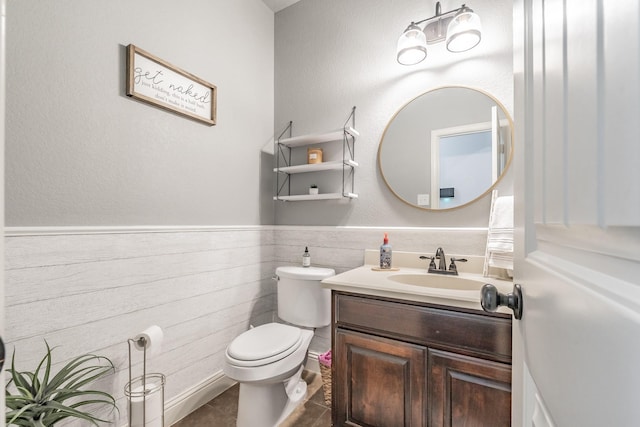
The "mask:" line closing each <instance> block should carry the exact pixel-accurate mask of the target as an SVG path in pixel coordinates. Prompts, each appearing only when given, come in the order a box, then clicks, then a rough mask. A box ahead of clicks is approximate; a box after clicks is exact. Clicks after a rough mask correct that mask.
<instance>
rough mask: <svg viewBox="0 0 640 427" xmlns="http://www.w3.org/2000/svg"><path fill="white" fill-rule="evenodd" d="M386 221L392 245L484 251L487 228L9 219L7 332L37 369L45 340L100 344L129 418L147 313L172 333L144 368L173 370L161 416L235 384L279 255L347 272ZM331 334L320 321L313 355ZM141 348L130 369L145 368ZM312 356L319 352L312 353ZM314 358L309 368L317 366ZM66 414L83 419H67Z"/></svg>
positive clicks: (90, 348) (66, 345)
mask: <svg viewBox="0 0 640 427" xmlns="http://www.w3.org/2000/svg"><path fill="white" fill-rule="evenodd" d="M385 231H386V232H388V233H389V238H390V242H391V244H392V245H393V248H394V249H395V250H402V251H416V252H423V253H425V254H432V253H434V252H435V249H436V248H437V247H438V246H442V247H443V248H445V251H446V253H447V254H462V255H480V256H482V255H483V254H484V247H485V244H486V229H484V228H393V227H390V228H380V227H299V226H247V227H243V226H239V227H234V226H220V227H215V226H211V227H135V228H134V227H131V228H109V227H101V228H71V227H69V228H67V227H60V228H20V229H18V228H7V229H6V233H7V234H6V237H5V242H6V316H7V319H6V341H7V346H8V348H7V351H8V352H7V354H11V353H12V351H13V349H14V348H15V350H16V355H17V356H16V362H17V363H16V364H17V367H18V368H19V369H28V370H32V369H34V368H35V365H36V364H37V362H38V361H39V360H40V359H41V358H42V356H43V352H44V349H45V346H44V340H45V339H46V340H47V342H48V343H49V344H50V345H51V346H56V347H57V348H56V349H55V351H54V360H55V361H56V362H57V365H56V366H57V367H61V366H62V364H63V363H64V362H66V361H68V360H69V359H71V358H73V357H75V356H77V355H80V354H83V353H95V354H99V355H103V356H106V357H109V358H110V359H111V360H112V361H113V362H114V364H115V365H116V370H117V373H116V375H114V376H112V377H110V378H109V379H108V380H104V381H103V383H102V384H99V385H97V386H98V387H100V388H101V389H104V390H106V391H109V392H110V393H112V394H113V395H114V396H115V397H116V398H117V399H118V406H119V408H120V414H119V419H116V418H117V415H113V414H112V415H111V416H110V417H111V419H112V420H113V421H114V422H115V425H117V426H123V425H125V424H126V421H127V403H126V399H125V397H124V392H123V390H124V386H125V384H126V382H127V381H128V369H127V363H128V362H127V360H128V356H127V354H128V351H127V343H126V340H127V338H130V337H133V336H135V335H136V334H137V333H138V332H140V331H142V330H143V329H145V328H147V327H148V326H150V325H153V324H157V325H159V326H160V327H161V328H162V329H163V331H164V334H165V339H164V343H163V346H162V352H161V353H160V354H159V355H157V356H154V357H152V358H149V360H148V366H147V371H148V372H161V373H163V374H165V375H166V376H167V384H166V389H165V401H166V409H165V415H166V425H170V424H172V423H173V422H175V421H177V420H179V419H180V418H182V417H184V416H185V415H186V414H188V413H189V412H191V411H193V410H194V409H196V408H197V407H199V406H200V405H202V404H204V403H206V402H207V401H208V400H209V399H211V398H212V397H214V396H216V395H217V394H219V393H221V392H222V391H224V390H225V389H226V388H227V387H229V386H230V385H231V384H233V382H232V381H230V380H229V379H228V378H226V377H225V376H224V375H222V366H223V359H224V350H225V348H226V346H227V345H228V343H229V342H230V341H231V340H232V339H233V338H234V337H235V336H237V335H238V334H240V333H241V332H243V331H245V330H246V329H248V327H249V325H250V324H253V325H259V324H262V323H266V322H269V321H272V319H274V317H275V310H276V294H275V289H276V288H275V281H274V280H273V279H272V278H273V275H274V271H275V268H276V267H277V266H279V265H300V263H301V256H302V253H303V251H304V247H305V246H308V247H309V251H310V252H311V256H312V259H311V262H312V265H314V266H318V267H330V268H334V269H335V270H336V273H341V272H343V271H346V270H348V269H351V268H355V267H358V266H360V265H362V263H363V259H364V250H365V249H375V248H377V247H378V246H379V245H380V244H381V242H382V236H383V233H384V232H385ZM330 345H331V335H330V329H329V328H328V327H327V328H322V329H319V330H317V331H316V336H315V337H314V340H313V341H312V343H311V346H310V355H311V357H314V356H315V357H317V354H318V353H321V352H324V351H326V350H327V349H328V348H329V347H330ZM141 358H142V355H141V353H137V352H134V366H133V370H134V374H135V375H140V374H141V369H142V366H141ZM316 366H317V364H316ZM311 369H314V368H311ZM68 425H79V424H74V423H68Z"/></svg>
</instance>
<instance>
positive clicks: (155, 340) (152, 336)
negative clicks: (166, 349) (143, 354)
mask: <svg viewBox="0 0 640 427" xmlns="http://www.w3.org/2000/svg"><path fill="white" fill-rule="evenodd" d="M163 339H164V334H163V333H162V329H160V326H157V325H153V326H149V327H148V328H147V329H145V330H144V331H142V332H140V333H139V334H138V335H136V336H135V337H134V338H133V341H134V346H135V348H136V349H137V350H140V351H142V350H144V348H145V347H146V349H147V355H153V354H158V353H159V352H160V347H161V346H162V340H163Z"/></svg>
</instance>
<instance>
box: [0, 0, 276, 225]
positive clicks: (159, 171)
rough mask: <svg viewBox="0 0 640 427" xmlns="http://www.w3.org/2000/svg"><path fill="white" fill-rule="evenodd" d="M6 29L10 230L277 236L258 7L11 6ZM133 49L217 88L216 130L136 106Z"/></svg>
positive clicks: (268, 65) (266, 31)
mask: <svg viewBox="0 0 640 427" xmlns="http://www.w3.org/2000/svg"><path fill="white" fill-rule="evenodd" d="M7 16H8V25H7V27H8V29H7V127H6V224H7V225H9V226H66V225H73V226H78V225H178V224H179V225H204V224H218V225H221V224H249V225H253V224H260V223H267V224H271V223H273V206H272V205H273V203H272V201H271V197H269V198H268V200H267V201H266V202H264V200H263V199H261V194H266V193H267V192H268V191H270V190H271V188H270V187H269V188H268V189H263V191H262V192H261V191H260V188H261V182H263V179H262V178H261V170H260V166H261V155H260V147H262V146H263V145H264V144H265V143H266V142H267V141H269V140H270V139H271V138H272V134H273V108H274V107H273V104H274V101H273V93H274V83H273V70H274V65H273V61H274V42H273V37H274V36H273V34H274V29H273V25H274V17H273V16H274V15H273V12H272V11H271V10H270V9H269V8H268V7H267V6H266V5H265V4H264V3H263V2H262V1H261V0H236V1H224V0H193V1H189V2H187V3H184V4H183V3H179V2H171V1H160V2H159V1H152V0H140V1H135V2H131V1H126V0H113V1H98V0H60V1H55V2H43V1H37V0H9V2H8V7H7ZM239 29H241V30H239ZM129 43H133V44H136V45H137V46H139V47H140V48H142V49H144V50H146V51H148V52H150V53H152V54H153V55H156V56H158V57H159V58H161V59H164V60H165V61H168V62H170V63H172V64H174V65H176V66H178V67H180V68H182V69H184V70H186V71H188V72H190V73H192V74H194V75H196V76H198V77H200V78H202V79H204V80H207V81H209V82H211V83H213V84H215V85H216V86H217V88H218V115H217V119H218V124H217V126H214V127H208V126H206V125H203V124H200V123H197V122H195V121H191V120H188V119H186V118H184V117H181V116H178V115H174V114H171V113H168V112H165V111H163V110H160V109H158V108H155V107H152V106H149V105H146V104H142V103H140V102H137V101H134V100H132V99H130V98H128V97H126V96H125V94H124V90H125V46H126V45H128V44H129ZM263 202H264V203H263Z"/></svg>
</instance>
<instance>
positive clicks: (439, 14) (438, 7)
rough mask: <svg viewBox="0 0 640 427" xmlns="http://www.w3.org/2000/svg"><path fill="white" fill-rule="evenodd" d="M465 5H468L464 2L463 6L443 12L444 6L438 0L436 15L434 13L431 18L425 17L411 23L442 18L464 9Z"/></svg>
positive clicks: (421, 22) (418, 23) (422, 22)
mask: <svg viewBox="0 0 640 427" xmlns="http://www.w3.org/2000/svg"><path fill="white" fill-rule="evenodd" d="M465 7H466V5H464V4H463V5H462V6H460V7H459V8H457V9H453V10H450V11H448V12H445V13H442V7H441V6H440V2H437V3H436V14H435V15H433V16H431V17H429V18H425V19H423V20H421V21H417V22H411V23H412V24H414V25H420V24H424V23H425V22H427V21H431V20H432V19H436V18H442V17H444V16H447V15H451V14H452V13H457V12H459V11H461V10H462V9H464V8H465Z"/></svg>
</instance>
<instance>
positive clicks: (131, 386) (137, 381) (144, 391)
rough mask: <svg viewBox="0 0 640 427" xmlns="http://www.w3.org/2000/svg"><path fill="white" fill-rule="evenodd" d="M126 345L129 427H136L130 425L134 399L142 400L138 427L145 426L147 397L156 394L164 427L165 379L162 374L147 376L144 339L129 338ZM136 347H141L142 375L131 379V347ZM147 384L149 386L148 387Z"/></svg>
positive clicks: (125, 388) (126, 392)
mask: <svg viewBox="0 0 640 427" xmlns="http://www.w3.org/2000/svg"><path fill="white" fill-rule="evenodd" d="M127 344H128V345H129V382H128V383H127V384H126V385H125V386H124V394H125V396H126V397H127V401H128V403H129V408H128V409H129V424H128V425H129V427H137V426H138V424H137V425H136V426H134V425H133V424H132V421H133V411H132V407H133V405H132V403H133V399H135V398H138V399H139V398H142V424H141V425H139V426H140V427H146V426H147V397H149V396H150V395H152V394H155V393H157V392H160V393H161V396H160V399H161V402H162V413H161V414H160V416H161V422H162V426H163V427H164V385H165V382H166V378H165V376H164V375H163V374H160V373H149V374H147V339H146V338H145V337H140V338H138V339H133V338H129V339H128V340H127ZM132 344H133V345H137V346H138V347H142V375H141V376H139V377H135V378H132V377H133V374H132V368H131V359H132V357H131V345H132ZM148 384H149V385H148ZM138 386H142V388H141V390H140V391H137V387H138Z"/></svg>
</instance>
